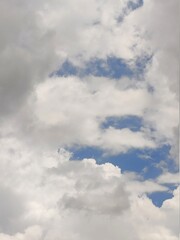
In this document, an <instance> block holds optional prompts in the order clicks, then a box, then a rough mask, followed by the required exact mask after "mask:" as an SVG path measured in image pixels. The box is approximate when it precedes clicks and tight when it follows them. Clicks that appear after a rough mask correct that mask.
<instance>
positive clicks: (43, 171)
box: [0, 0, 179, 240]
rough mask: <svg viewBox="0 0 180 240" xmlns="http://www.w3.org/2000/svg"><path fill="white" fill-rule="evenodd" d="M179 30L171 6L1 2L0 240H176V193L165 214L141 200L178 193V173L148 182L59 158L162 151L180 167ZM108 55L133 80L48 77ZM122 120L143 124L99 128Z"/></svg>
mask: <svg viewBox="0 0 180 240" xmlns="http://www.w3.org/2000/svg"><path fill="white" fill-rule="evenodd" d="M132 6H134V9H133V7H132ZM135 6H136V7H135ZM177 24H178V0H172V1H168V0H163V1H162V0H161V1H155V0H144V1H143V2H141V1H139V0H133V1H129V0H105V1H104V0H92V1H87V0H78V1H70V0H67V1H64V0H58V1H57V0H51V1H49V0H45V1H41V0H38V1H34V0H32V1H30V2H27V1H22V0H21V1H17V0H14V1H13V2H12V1H9V0H2V1H1V2H0V29H1V32H2V34H1V35H2V36H1V39H0V64H1V70H0V124H1V125H0V145H1V148H0V239H2V240H42V239H43V240H71V239H72V240H81V239H83V240H92V239H95V240H96V239H98V240H99V239H104V240H109V239H113V240H119V238H121V239H126V240H132V239H134V240H152V239H153V240H177V239H178V220H177V219H178V209H179V206H178V201H179V192H178V191H179V190H178V188H177V189H175V190H174V193H173V194H174V195H173V198H171V199H168V200H166V201H164V202H163V204H162V206H161V207H160V208H158V207H156V206H154V204H153V203H152V201H151V199H150V198H149V197H148V194H149V193H154V192H161V191H162V192H163V191H165V192H166V191H167V192H168V191H169V188H168V185H169V184H173V185H175V187H177V185H178V175H177V173H172V172H171V173H169V172H168V169H166V171H163V173H162V174H161V175H160V176H158V177H157V178H156V179H150V180H148V179H146V180H145V179H142V178H140V177H139V176H138V174H132V173H127V172H124V171H122V172H121V169H120V168H119V167H116V166H114V165H112V164H110V163H108V162H107V163H104V164H97V162H96V160H95V159H86V158H82V159H81V160H80V161H77V160H76V159H73V152H72V153H71V152H68V151H66V150H65V149H64V147H74V146H78V147H79V148H81V147H84V146H89V147H96V148H98V149H100V150H101V151H102V152H103V153H104V154H107V153H108V154H109V156H110V155H111V154H120V153H125V152H128V151H130V150H132V149H141V150H146V149H151V150H152V149H156V148H158V147H159V146H162V145H163V144H166V145H169V146H170V147H171V150H170V153H169V154H170V157H171V158H173V160H174V161H175V162H176V164H177V162H178V161H177V158H178V147H179V146H178V144H179V142H178V135H179V133H178V131H177V129H178V121H179V116H178V106H179V103H178V94H179V92H178V77H179V76H178V75H179V69H178V58H179V48H178V40H179V39H178V35H179V32H178V29H179V28H178V26H177ZM147 56H148V57H147ZM108 57H113V58H114V59H122V62H123V63H125V64H126V65H127V66H128V67H129V68H130V69H131V71H132V72H133V71H134V72H133V73H134V74H132V76H126V77H121V78H119V79H117V78H116V79H112V78H110V77H109V78H108V77H95V76H93V72H92V73H90V74H88V76H86V74H84V75H83V77H82V76H80V75H79V76H78V75H77V76H54V75H53V76H52V73H53V72H56V71H58V69H59V68H61V66H62V64H63V63H64V62H65V61H67V60H68V61H69V62H70V63H72V64H73V65H74V66H75V67H80V68H84V69H86V65H88V64H87V63H88V62H91V61H92V60H93V59H102V60H103V61H106V60H107V58H108ZM146 57H147V58H149V59H150V60H149V61H148V60H147V61H146V62H145V60H144V59H146ZM142 62H143V63H144V65H145V66H144V67H143V66H142V68H143V69H141V63H142ZM139 65H140V67H139ZM138 67H139V68H138ZM137 68H138V69H140V73H138V74H137ZM138 71H139V70H138ZM125 116H136V117H139V118H141V119H142V126H141V127H140V128H139V130H138V131H136V132H135V131H132V130H131V129H130V128H128V127H126V128H118V127H115V126H108V127H106V128H103V127H102V123H103V122H104V121H106V120H107V119H108V118H109V117H118V118H121V117H125ZM57 146H60V148H61V147H62V149H61V150H59V151H58V152H59V153H57V152H56V151H57ZM157 157H158V156H157ZM150 160H152V159H150ZM150 160H149V161H150ZM161 160H162V159H159V162H160V161H161ZM157 162H158V159H157ZM170 167H171V166H170ZM122 170H123V169H122Z"/></svg>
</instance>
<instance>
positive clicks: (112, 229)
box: [0, 139, 178, 240]
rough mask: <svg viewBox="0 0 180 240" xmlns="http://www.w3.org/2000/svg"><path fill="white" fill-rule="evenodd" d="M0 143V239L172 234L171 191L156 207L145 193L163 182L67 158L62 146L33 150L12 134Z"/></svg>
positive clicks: (175, 206) (173, 209)
mask: <svg viewBox="0 0 180 240" xmlns="http://www.w3.org/2000/svg"><path fill="white" fill-rule="evenodd" d="M1 145H2V146H3V148H2V149H1V157H2V158H3V156H6V157H7V159H8V160H9V161H4V163H3V162H1V179H4V178H5V176H4V175H3V173H4V174H6V175H8V176H10V177H9V178H7V182H6V183H5V186H6V187H5V186H2V188H3V189H5V188H6V190H4V191H1V195H0V199H1V203H3V199H4V200H5V199H6V201H4V203H3V208H2V209H0V210H1V215H2V213H3V214H4V215H5V216H6V217H5V218H3V219H2V221H1V222H0V229H1V233H0V237H1V238H2V239H5V240H9V239H10V240H11V239H12V240H19V239H23V240H24V239H34V240H36V239H37V240H40V239H46V240H50V239H61V236H62V239H77V240H79V239H87V240H89V239H92V238H94V239H99V238H103V239H109V238H110V237H111V238H113V239H118V238H119V236H123V237H124V238H126V239H132V237H134V239H137V240H138V239H142V240H143V239H152V237H154V239H157V240H158V239H164V238H165V239H178V226H176V225H174V224H172V222H173V221H172V219H173V220H174V219H177V214H178V211H177V209H178V192H177V191H175V192H174V198H172V199H170V200H167V201H165V202H164V204H163V206H162V207H161V208H157V207H155V206H154V205H153V203H152V202H151V200H150V199H149V198H148V197H147V196H146V193H148V192H154V191H164V190H165V188H164V187H163V186H161V185H158V184H155V183H153V182H151V181H146V182H143V181H139V180H138V178H134V177H132V176H131V175H128V174H127V175H124V174H121V171H120V169H119V168H118V167H115V166H113V165H112V164H110V163H105V164H102V165H98V164H97V163H96V161H95V160H94V159H83V160H82V161H77V160H76V161H75V160H70V159H69V158H70V157H71V153H69V152H67V151H65V150H63V149H61V150H60V151H59V154H58V153H53V152H46V153H44V151H38V152H37V151H34V150H32V149H30V148H29V146H26V145H24V144H23V143H21V142H19V141H17V139H16V140H15V139H6V141H5V140H3V141H2V140H1ZM12 170H13V171H12ZM3 185H4V184H3ZM2 188H1V189H2ZM12 191H13V193H11V192H12ZM7 195H8V196H10V197H9V198H7ZM15 196H17V197H15ZM11 197H12V198H11ZM8 199H9V200H8ZM16 199H17V200H16ZM1 206H2V205H1ZM15 206H16V207H15ZM17 206H19V207H17ZM13 209H14V210H13ZM8 213H9V214H8ZM13 219H15V221H16V224H15V225H14V224H13ZM4 221H6V223H7V225H6V229H5V225H4ZM11 224H12V225H11ZM12 226H13V228H14V229H13V231H12V229H11V227H12ZM15 226H18V227H17V228H16V227H15ZM20 227H21V228H20ZM129 228H130V229H131V231H129V230H128V229H129Z"/></svg>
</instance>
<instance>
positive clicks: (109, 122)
mask: <svg viewBox="0 0 180 240" xmlns="http://www.w3.org/2000/svg"><path fill="white" fill-rule="evenodd" d="M142 126H143V119H142V118H140V117H137V116H123V117H108V118H106V120H105V121H104V122H103V123H102V124H101V128H103V129H106V128H109V127H114V128H116V129H122V128H129V129H130V130H131V131H133V132H137V131H140V129H141V127H142Z"/></svg>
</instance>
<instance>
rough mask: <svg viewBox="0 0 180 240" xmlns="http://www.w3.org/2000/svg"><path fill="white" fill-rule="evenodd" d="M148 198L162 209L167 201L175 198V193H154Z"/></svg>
mask: <svg viewBox="0 0 180 240" xmlns="http://www.w3.org/2000/svg"><path fill="white" fill-rule="evenodd" d="M147 196H148V197H149V198H150V199H151V200H152V202H153V204H154V205H155V206H156V207H161V206H162V204H163V202H164V201H165V200H167V199H171V198H173V193H172V192H171V191H168V192H167V191H166V192H153V193H151V194H148V195H147Z"/></svg>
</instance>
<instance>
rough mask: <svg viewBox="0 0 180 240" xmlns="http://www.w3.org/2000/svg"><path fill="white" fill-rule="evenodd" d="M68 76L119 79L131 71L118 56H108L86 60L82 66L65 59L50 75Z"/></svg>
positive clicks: (131, 72)
mask: <svg viewBox="0 0 180 240" xmlns="http://www.w3.org/2000/svg"><path fill="white" fill-rule="evenodd" d="M54 75H57V76H70V75H75V76H79V77H84V76H88V75H93V76H99V77H108V78H114V79H119V78H121V77H122V76H128V77H130V76H132V75H133V71H132V70H131V69H130V67H129V66H128V65H127V64H126V63H125V62H124V61H123V60H122V59H119V58H115V57H108V58H107V59H105V60H104V59H97V58H96V59H92V60H90V61H89V62H86V63H85V65H84V67H82V68H79V67H76V66H75V65H73V64H72V63H71V62H70V61H68V60H67V61H65V62H64V63H63V64H62V66H61V67H60V69H59V70H57V71H55V72H54V73H52V74H51V76H54Z"/></svg>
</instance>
